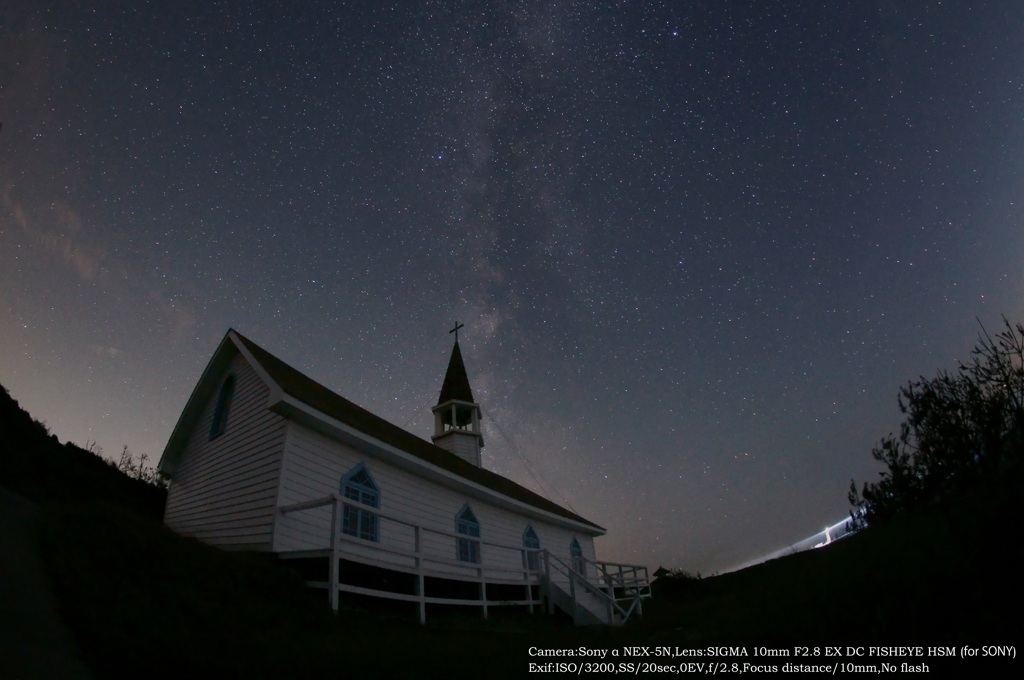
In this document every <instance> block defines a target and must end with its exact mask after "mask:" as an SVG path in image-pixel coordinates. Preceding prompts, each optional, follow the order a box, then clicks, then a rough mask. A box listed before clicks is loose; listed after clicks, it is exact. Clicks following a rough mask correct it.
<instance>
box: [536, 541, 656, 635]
mask: <svg viewBox="0 0 1024 680" xmlns="http://www.w3.org/2000/svg"><path fill="white" fill-rule="evenodd" d="M541 554H542V555H543V558H544V564H545V567H546V568H545V574H547V578H548V580H550V578H551V577H550V566H552V565H553V566H554V567H555V569H556V570H557V571H558V572H559V573H561V574H563V575H565V576H568V577H569V586H570V590H571V591H572V592H571V594H572V599H573V605H576V604H577V601H576V593H575V590H574V588H575V584H576V583H580V584H581V585H582V586H583V588H584V589H585V590H587V591H588V592H590V593H591V594H593V595H594V596H595V597H597V598H598V599H599V600H602V601H603V602H604V604H605V606H606V607H607V609H608V617H607V618H608V623H609V624H611V623H614V613H615V612H618V614H619V616H621V617H622V623H625V622H626V621H628V620H629V617H630V615H631V614H632V613H633V610H634V609H636V607H637V604H638V603H639V601H640V596H639V595H637V596H636V597H635V598H634V599H633V603H632V604H631V605H630V607H629V609H623V608H622V606H621V605H619V603H618V601H616V599H615V596H614V593H611V594H609V593H607V592H605V591H604V589H603V588H600V587H598V586H596V585H594V584H593V583H591V582H590V580H589V579H588V578H587V577H586V576H585V575H583V574H581V573H579V572H578V571H576V570H575V569H573V568H572V567H570V566H569V565H567V564H566V563H565V562H564V561H562V559H561V558H559V557H556V556H555V555H552V554H551V553H550V552H549V551H548V550H542V551H541Z"/></svg>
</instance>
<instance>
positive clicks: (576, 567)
mask: <svg viewBox="0 0 1024 680" xmlns="http://www.w3.org/2000/svg"><path fill="white" fill-rule="evenodd" d="M569 558H570V561H571V563H572V570H573V571H575V572H576V573H577V574H581V575H583V576H586V575H587V560H586V559H585V558H584V557H583V548H581V547H580V542H579V541H577V540H576V539H575V538H574V539H572V543H570V544H569Z"/></svg>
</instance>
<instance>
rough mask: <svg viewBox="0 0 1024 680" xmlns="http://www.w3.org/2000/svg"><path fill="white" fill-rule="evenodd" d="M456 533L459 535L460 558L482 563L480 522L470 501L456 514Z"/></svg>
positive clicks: (458, 549) (456, 549) (457, 554)
mask: <svg viewBox="0 0 1024 680" xmlns="http://www.w3.org/2000/svg"><path fill="white" fill-rule="evenodd" d="M455 533H457V534H458V535H459V536H458V538H457V539H456V541H455V552H456V557H457V558H458V560H459V561H460V562H472V563H473V564H480V522H478V521H477V519H476V515H474V514H473V511H472V510H470V509H469V504H468V503H467V504H466V505H463V506H462V510H459V514H457V515H455Z"/></svg>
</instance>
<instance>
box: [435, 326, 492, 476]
mask: <svg viewBox="0 0 1024 680" xmlns="http://www.w3.org/2000/svg"><path fill="white" fill-rule="evenodd" d="M460 328H462V326H461V325H460V324H459V323H458V322H456V324H455V328H454V329H452V331H451V332H453V333H455V346H454V347H452V356H451V359H449V360H448V370H447V372H445V374H444V383H443V384H442V385H441V395H440V396H439V397H438V399H437V406H434V407H433V408H432V409H430V410H431V411H432V412H433V414H434V435H433V436H432V437H431V440H432V441H433V442H434V443H435V444H437V445H438V446H440V447H441V448H442V449H445V450H446V451H450V452H451V453H454V454H455V455H456V456H458V457H459V458H461V459H462V460H464V461H466V462H467V463H470V464H472V465H475V466H477V467H482V465H481V459H480V449H482V448H483V447H484V438H483V435H482V434H480V418H481V414H480V406H479V405H478V404H477V403H476V402H475V401H474V400H473V390H472V389H471V388H470V386H469V376H467V375H466V365H465V363H463V361H462V351H461V350H460V349H459V334H458V330H459V329H460Z"/></svg>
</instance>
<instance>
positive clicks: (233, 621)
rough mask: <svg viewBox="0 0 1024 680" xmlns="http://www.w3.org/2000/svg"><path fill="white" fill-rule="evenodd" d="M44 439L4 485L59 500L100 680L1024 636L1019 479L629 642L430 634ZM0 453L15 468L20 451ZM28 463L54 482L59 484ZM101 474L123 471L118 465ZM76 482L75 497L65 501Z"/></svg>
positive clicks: (684, 611)
mask: <svg viewBox="0 0 1024 680" xmlns="http://www.w3.org/2000/svg"><path fill="white" fill-rule="evenodd" d="M3 396H6V393H4V395H3ZM15 405H16V404H15ZM0 406H5V405H4V404H0ZM25 417H26V418H27V414H26V416H25ZM13 420H18V418H13ZM28 420H29V421H31V419H30V418H29V419H28ZM10 422H12V417H11V415H10V414H9V413H6V412H3V413H0V423H3V424H4V428H5V430H4V432H3V434H4V435H6V434H7V433H8V431H9V427H10V426H9V425H8V423H10ZM31 429H32V428H31V427H28V430H31ZM36 429H38V428H36ZM39 432H41V435H40V436H41V439H39V438H37V439H36V440H33V439H32V438H31V437H29V438H24V437H23V438H22V439H20V440H18V441H19V442H20V445H21V446H26V447H30V448H29V449H28V450H26V453H28V454H30V455H22V456H21V457H20V458H19V459H18V461H17V462H16V464H14V465H12V464H11V462H10V461H9V460H8V461H4V460H0V470H2V471H3V472H4V475H5V477H4V478H0V483H4V484H7V485H11V484H10V482H11V479H10V474H11V472H12V470H13V471H14V472H15V473H17V472H21V473H23V474H24V475H25V476H26V478H27V479H28V480H29V481H31V484H29V483H26V482H25V481H24V480H20V481H19V480H18V479H14V480H13V481H14V486H15V488H16V489H28V490H29V491H30V492H31V493H30V494H28V495H32V497H33V498H34V500H36V501H37V502H39V503H41V504H42V505H43V509H44V522H43V528H44V536H43V542H44V547H45V555H46V558H47V563H48V565H49V570H50V575H51V578H52V580H53V582H54V586H55V588H56V590H57V593H58V596H59V598H60V600H61V602H62V612H63V616H64V618H65V620H66V621H67V623H68V625H69V626H70V627H71V628H72V630H73V631H74V632H75V634H76V636H77V637H78V640H79V644H80V647H81V649H82V650H83V654H84V655H85V657H86V661H87V663H89V664H90V666H91V668H92V669H93V670H94V671H95V672H96V674H97V677H101V678H103V677H125V676H127V675H128V674H136V673H138V674H143V675H144V676H145V677H152V678H161V677H168V678H169V677H180V676H182V675H188V674H195V672H196V670H198V669H201V670H202V671H203V673H202V674H203V675H211V674H213V673H216V674H218V675H228V676H232V677H241V676H242V675H245V676H249V677H255V678H260V677H267V678H274V677H286V676H287V677H314V676H318V677H323V676H324V674H327V676H328V677H334V676H336V675H338V674H339V673H344V674H345V675H349V674H352V675H357V674H360V673H373V674H374V675H376V676H378V677H431V676H434V675H442V674H443V675H444V676H445V677H479V676H480V675H481V671H482V669H487V675H489V676H490V677H522V676H524V675H526V664H527V663H528V662H529V661H530V660H531V659H529V658H528V656H527V648H528V647H529V646H531V645H539V646H543V647H549V648H550V647H563V648H564V647H575V646H579V645H587V646H590V647H604V648H611V647H621V646H623V645H626V644H645V645H650V644H663V645H671V646H687V647H693V646H698V645H700V646H703V645H708V644H744V645H796V644H799V645H815V644H829V645H844V646H845V645H853V644H872V643H881V644H887V645H892V644H907V643H922V644H926V645H939V644H965V643H970V644H975V645H980V644H1014V645H1016V644H1018V643H1019V642H1021V641H1024V640H1022V638H1021V635H1020V633H1021V624H1020V622H1019V612H1020V611H1022V609H1021V605H1022V604H1024V601H1022V600H1024V598H1022V596H1021V595H1019V594H1017V593H1016V591H1014V590H1012V589H1011V588H1010V586H1011V584H1014V583H1015V581H1016V580H1017V578H1018V575H1019V574H1020V573H1021V571H1022V567H1024V553H1022V546H1021V543H1020V541H1019V536H1018V534H1019V532H1018V531H1017V530H1016V528H1015V526H1014V525H1015V522H1014V510H1015V509H1016V507H1015V505H1016V502H1017V501H1018V500H1019V499H1020V497H1021V493H1020V491H1021V489H1022V484H1021V480H1020V478H1019V476H1014V477H1012V478H1004V479H1002V480H1000V481H999V482H996V483H993V484H991V485H989V486H988V487H987V488H984V489H979V490H977V491H976V492H975V493H973V494H971V495H970V496H968V497H966V498H962V499H958V500H957V501H956V502H955V503H952V504H950V505H949V506H947V507H946V508H945V509H933V510H931V511H930V512H928V513H923V514H921V515H918V516H915V517H907V518H903V519H901V520H900V521H898V522H896V523H894V524H892V525H889V526H885V527H878V528H876V529H873V530H870V531H868V532H865V533H863V534H861V535H858V536H855V537H853V538H850V539H848V540H844V541H841V542H838V543H836V544H834V545H832V546H830V547H829V548H827V549H824V550H817V551H812V552H809V553H802V554H799V555H793V556H790V557H786V558H782V559H779V560H774V561H772V562H770V563H767V564H764V565H759V566H757V567H754V568H751V569H747V570H744V571H742V572H738V573H735V574H727V575H724V576H719V577H715V578H710V579H705V580H702V581H695V582H694V581H688V582H677V583H664V584H662V586H661V587H660V588H659V592H658V594H657V596H656V597H655V599H654V600H653V601H651V602H649V603H648V604H647V606H646V607H645V613H646V617H645V619H644V620H643V621H642V622H640V623H639V624H638V625H635V626H630V627H627V629H625V630H618V631H611V630H601V629H573V628H571V627H564V626H560V625H558V624H557V623H553V622H552V621H551V620H550V619H546V618H544V617H537V618H536V619H531V620H525V621H524V620H523V619H516V620H514V621H497V622H491V623H486V624H484V623H483V622H480V621H479V620H478V619H476V618H474V616H473V614H472V613H467V615H466V616H465V617H461V618H456V619H448V620H446V621H443V622H441V623H436V621H437V620H438V618H437V617H433V621H435V623H433V624H432V625H430V626H428V627H426V628H422V627H419V626H417V625H415V624H414V623H412V622H411V617H410V618H409V619H407V620H404V621H395V620H389V619H384V618H381V617H378V616H375V615H372V614H367V613H365V612H361V611H355V610H347V611H344V612H343V613H342V615H341V616H340V617H339V618H338V619H337V620H336V621H335V620H333V619H332V618H331V617H330V615H329V614H327V612H326V607H325V603H324V597H323V594H322V593H311V591H308V590H306V589H305V587H304V586H303V585H302V583H301V581H300V580H299V579H298V577H297V576H295V575H294V574H292V573H291V572H290V571H288V570H287V569H284V568H282V567H281V566H280V565H278V564H276V563H273V562H271V561H269V559H267V558H266V557H265V556H263V557H260V556H252V555H240V554H232V553H225V552H222V551H219V550H216V549H213V548H210V547H208V546H205V545H202V544H200V543H198V542H196V541H193V540H189V539H185V538H182V537H180V536H177V535H175V534H174V533H173V532H171V531H169V530H167V529H166V528H165V527H163V526H162V525H161V524H160V523H159V521H158V520H157V519H155V518H154V516H153V514H152V512H151V506H150V505H149V501H145V500H144V499H145V498H147V497H146V495H145V494H141V495H140V496H139V497H138V498H136V497H135V496H133V495H132V494H131V493H127V492H124V493H125V494H126V495H121V493H122V492H117V493H114V495H113V496H111V498H112V499H114V500H115V501H116V502H115V503H113V504H111V503H109V502H107V501H109V500H110V498H107V499H103V500H101V498H103V497H102V496H101V495H97V493H96V492H95V491H96V489H119V488H121V483H122V482H121V481H115V480H113V479H111V480H107V481H100V480H99V479H98V478H97V480H93V481H91V482H90V487H91V488H92V491H90V492H89V494H88V495H86V497H84V498H82V497H81V496H82V494H83V492H81V491H79V492H75V494H77V495H74V494H73V493H72V491H73V488H74V487H76V486H78V478H77V477H76V475H77V474H78V473H77V472H76V473H75V474H65V472H66V471H62V470H59V469H58V468H60V466H61V465H64V464H66V463H58V462H55V461H53V460H50V461H43V462H39V461H41V460H43V459H45V458H46V457H47V456H58V455H65V453H60V452H58V449H66V448H67V447H60V446H59V445H58V444H56V442H55V440H53V439H52V438H51V437H49V436H48V435H47V434H46V432H45V430H40V431H39ZM37 434H38V433H37ZM43 440H45V441H43ZM47 442H48V443H47ZM33 447H38V448H33ZM54 447H56V448H54ZM79 451H80V450H79ZM0 453H2V454H3V456H5V457H7V456H10V453H11V447H9V446H8V447H6V448H4V449H2V450H0ZM90 455H91V454H90ZM26 461H28V463H27V462H26ZM33 461H34V462H33ZM30 463H31V464H35V465H37V466H42V469H43V470H44V471H45V470H49V471H53V470H56V472H53V475H54V476H53V478H51V479H47V478H46V477H45V476H44V475H43V474H42V472H40V471H39V470H31V469H29V468H30ZM90 466H91V463H90ZM89 469H90V470H92V473H95V474H96V475H101V473H103V474H106V473H110V474H114V475H119V474H120V473H118V472H117V471H116V470H114V469H113V468H111V467H110V466H107V465H105V464H103V466H102V467H95V469H93V468H92V467H89ZM26 470H28V472H26ZM62 485H70V486H69V487H68V490H66V491H64V492H62V491H61V488H62ZM69 496H70V500H72V501H75V503H74V504H67V501H68V500H69ZM131 499H134V500H131ZM139 499H143V500H139ZM147 508H149V510H147ZM470 611H472V610H470ZM534 660H535V661H537V660H538V659H534ZM979 670H981V668H980V667H979Z"/></svg>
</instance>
